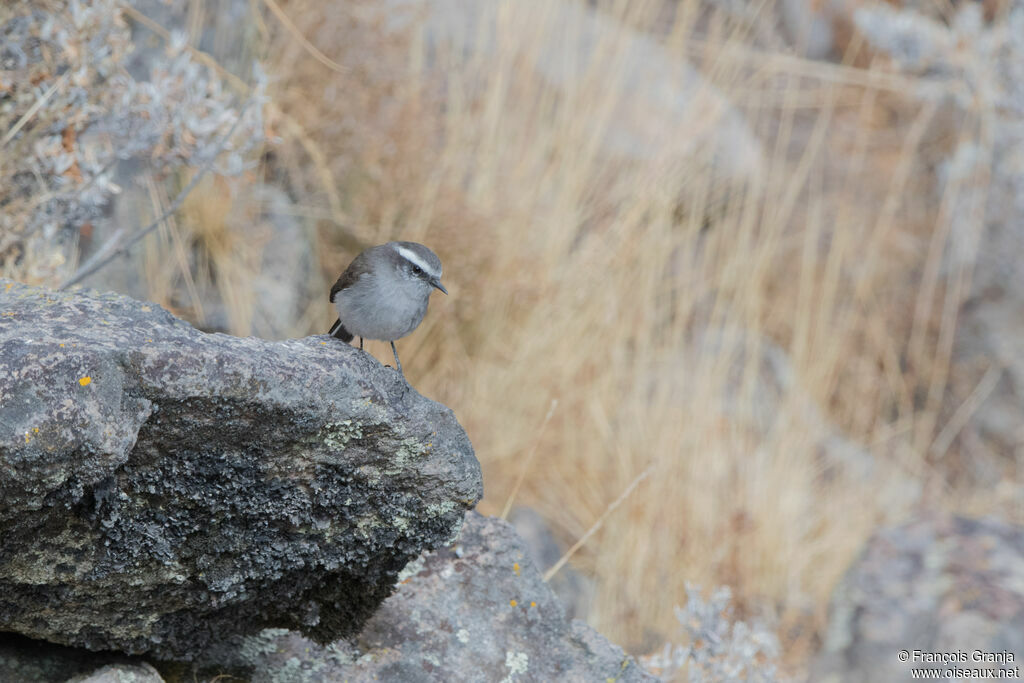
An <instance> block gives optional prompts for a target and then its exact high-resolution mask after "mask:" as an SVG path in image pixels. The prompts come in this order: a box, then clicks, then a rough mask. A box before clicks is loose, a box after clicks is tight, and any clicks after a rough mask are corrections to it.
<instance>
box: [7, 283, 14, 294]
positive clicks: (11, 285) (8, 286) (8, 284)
mask: <svg viewBox="0 0 1024 683" xmlns="http://www.w3.org/2000/svg"><path fill="white" fill-rule="evenodd" d="M13 286H14V283H13V282H8V283H7V291H8V292H9V291H11V287H13Z"/></svg>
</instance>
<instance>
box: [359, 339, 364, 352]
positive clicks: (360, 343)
mask: <svg viewBox="0 0 1024 683" xmlns="http://www.w3.org/2000/svg"><path fill="white" fill-rule="evenodd" d="M359 350H360V351H362V350H363V338H362V337H360V338H359Z"/></svg>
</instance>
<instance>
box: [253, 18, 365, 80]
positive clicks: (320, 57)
mask: <svg viewBox="0 0 1024 683" xmlns="http://www.w3.org/2000/svg"><path fill="white" fill-rule="evenodd" d="M263 4H264V5H266V6H267V9H269V10H270V11H271V12H273V13H274V16H275V17H277V20H278V21H280V22H281V24H282V25H283V26H284V27H285V28H286V29H287V30H288V33H290V34H292V37H293V38H295V40H297V41H299V43H300V44H301V45H302V47H303V48H305V50H306V51H307V52H308V53H309V54H311V55H312V56H313V58H314V59H316V61H318V62H320V63H321V64H323V65H324V66H326V67H327V68H328V69H330V70H331V71H336V72H338V73H345V67H343V66H342V65H341V64H338V63H337V62H336V61H334V60H333V59H331V58H330V57H328V56H327V55H325V54H324V53H323V52H321V51H320V50H318V49H317V47H316V45H314V44H313V43H311V42H309V39H307V38H306V36H304V35H302V31H300V30H299V27H298V26H296V25H295V23H294V22H293V21H292V20H291V19H289V18H288V15H287V14H285V12H284V10H283V9H281V6H280V5H278V4H277V3H276V2H274V0H263Z"/></svg>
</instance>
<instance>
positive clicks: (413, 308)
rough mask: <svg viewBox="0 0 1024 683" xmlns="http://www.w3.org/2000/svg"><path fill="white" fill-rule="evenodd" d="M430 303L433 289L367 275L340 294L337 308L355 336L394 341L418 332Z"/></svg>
mask: <svg viewBox="0 0 1024 683" xmlns="http://www.w3.org/2000/svg"><path fill="white" fill-rule="evenodd" d="M429 300H430V289H429V288H424V287H422V286H419V285H418V283H416V282H410V281H407V280H402V279H400V278H394V277H375V276H373V275H371V274H367V275H364V276H363V277H361V278H359V280H358V281H357V282H356V283H354V284H353V285H352V286H351V287H348V288H347V289H344V290H342V291H340V292H338V294H337V295H336V296H335V298H334V307H335V308H336V309H337V310H338V317H339V318H340V319H341V322H342V324H343V325H344V326H345V328H346V329H347V330H348V331H349V332H351V333H352V334H354V335H356V336H358V337H365V338H367V339H382V340H384V341H394V340H395V339H401V338H402V337H404V336H405V335H407V334H409V333H410V332H412V331H413V330H415V329H416V327H417V326H418V325H419V324H420V322H421V321H422V320H423V316H424V315H426V313H427V303H428V301H429Z"/></svg>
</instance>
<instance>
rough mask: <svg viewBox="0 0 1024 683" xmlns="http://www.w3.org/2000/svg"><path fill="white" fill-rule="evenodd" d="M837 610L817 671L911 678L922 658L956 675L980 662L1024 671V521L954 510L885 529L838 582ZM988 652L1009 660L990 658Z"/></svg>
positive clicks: (867, 680) (817, 674)
mask: <svg viewBox="0 0 1024 683" xmlns="http://www.w3.org/2000/svg"><path fill="white" fill-rule="evenodd" d="M829 611H830V618H829V626H828V632H827V634H826V639H825V643H824V648H823V651H822V653H821V654H820V655H819V657H818V659H817V661H816V663H815V666H814V668H813V669H812V672H811V677H810V680H813V681H822V683H876V682H882V683H884V682H886V681H894V682H895V681H907V680H910V679H911V671H910V670H911V669H921V668H934V669H935V670H937V671H938V670H941V671H940V674H939V676H938V677H945V678H949V677H950V673H949V672H948V670H949V669H952V668H958V669H969V668H972V667H973V668H978V667H981V668H985V669H992V670H997V669H1004V668H1006V669H1016V676H1013V675H1011V676H1009V677H1010V678H1015V677H1016V678H1019V677H1020V667H1021V660H1022V659H1024V529H1022V528H1021V527H1016V526H1012V525H1009V524H1006V523H1004V522H1000V521H998V520H994V519H980V520H972V519H966V518H963V517H949V516H924V517H921V518H919V519H916V520H914V521H912V522H909V523H907V524H904V525H902V526H898V527H893V528H889V529H884V530H882V531H880V532H879V533H877V534H876V535H875V536H874V537H873V538H872V539H871V540H870V541H869V542H868V545H867V547H866V548H865V550H864V552H863V554H862V555H861V557H860V558H859V559H858V560H857V562H856V563H855V564H854V566H853V567H851V568H850V570H849V572H848V573H847V575H846V577H845V578H844V579H843V581H842V582H841V583H840V585H839V586H838V587H837V588H836V590H835V592H834V594H833V597H832V604H831V606H830V610H829ZM901 650H905V651H906V652H907V655H906V657H907V660H903V659H902V658H901V656H900V651H901ZM932 653H951V654H950V655H949V656H951V657H961V656H962V657H965V658H966V659H964V660H963V661H956V660H953V661H951V662H947V663H945V664H943V663H942V662H941V661H935V660H934V659H929V656H930V655H931V654H932ZM958 653H963V655H960V654H958ZM976 653H979V654H976ZM988 655H996V656H999V657H1001V658H1002V661H993V660H986V657H987V656H988ZM1000 676H1002V677H1006V674H1000V675H999V676H996V677H1000ZM960 677H962V676H960ZM989 677H992V676H991V675H989Z"/></svg>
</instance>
